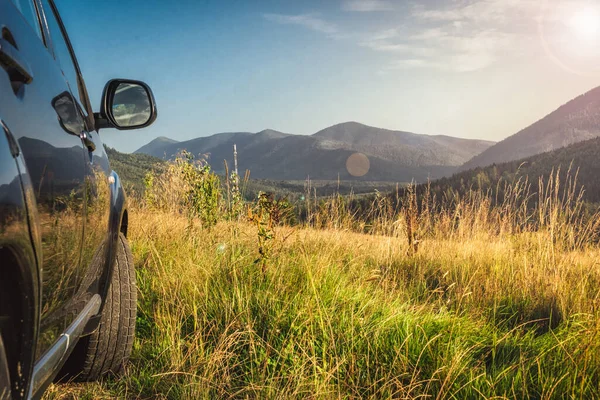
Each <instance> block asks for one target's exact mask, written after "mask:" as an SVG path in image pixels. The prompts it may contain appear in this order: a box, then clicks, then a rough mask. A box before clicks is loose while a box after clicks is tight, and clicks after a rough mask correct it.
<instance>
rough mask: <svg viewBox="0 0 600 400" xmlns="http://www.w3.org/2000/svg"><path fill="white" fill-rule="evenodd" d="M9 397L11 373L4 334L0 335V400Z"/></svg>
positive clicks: (5, 399)
mask: <svg viewBox="0 0 600 400" xmlns="http://www.w3.org/2000/svg"><path fill="white" fill-rule="evenodd" d="M7 399H10V373H9V371H8V360H7V359H6V351H4V342H3V341H2V336H0V400H7Z"/></svg>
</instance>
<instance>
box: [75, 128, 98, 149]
mask: <svg viewBox="0 0 600 400" xmlns="http://www.w3.org/2000/svg"><path fill="white" fill-rule="evenodd" d="M79 137H80V138H81V140H83V144H85V147H87V149H88V151H94V150H96V143H94V141H93V140H92V137H91V135H90V134H88V133H86V132H85V131H84V132H81V133H80V134H79Z"/></svg>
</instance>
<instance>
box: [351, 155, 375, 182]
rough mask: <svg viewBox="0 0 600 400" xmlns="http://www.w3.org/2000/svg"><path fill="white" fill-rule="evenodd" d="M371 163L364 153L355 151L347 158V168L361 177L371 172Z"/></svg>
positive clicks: (353, 174) (352, 173) (354, 174)
mask: <svg viewBox="0 0 600 400" xmlns="http://www.w3.org/2000/svg"><path fill="white" fill-rule="evenodd" d="M370 167H371V163H370V162H369V158H368V157H367V156H365V155H364V154H363V153H354V154H352V155H351V156H350V157H348V159H347V160H346V169H347V170H348V173H349V174H350V175H352V176H356V177H361V176H365V175H366V174H367V172H369V168H370Z"/></svg>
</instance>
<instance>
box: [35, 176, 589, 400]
mask: <svg viewBox="0 0 600 400" xmlns="http://www.w3.org/2000/svg"><path fill="white" fill-rule="evenodd" d="M525 186H526V185H524V184H523V183H522V182H518V183H517V184H515V185H514V186H512V187H509V188H508V189H507V191H506V193H508V197H506V198H505V199H504V200H502V201H500V202H497V201H496V202H494V201H493V199H491V198H490V196H489V194H485V193H478V192H470V193H469V194H467V195H465V196H464V197H462V198H460V199H452V200H451V201H448V202H446V203H444V204H442V205H440V204H437V205H435V204H433V199H429V200H431V202H430V201H429V200H427V201H425V200H423V198H420V199H416V198H415V199H413V200H410V199H409V203H406V204H412V205H411V206H407V207H402V208H400V209H398V210H396V209H394V208H393V207H391V206H390V204H389V203H386V199H384V198H381V197H379V198H376V199H375V200H374V201H373V205H374V207H373V208H372V209H371V211H370V213H371V214H370V215H371V217H374V218H371V219H369V220H362V221H361V220H359V219H358V217H357V215H355V214H353V213H352V212H351V211H350V209H349V208H348V207H347V203H346V202H345V200H344V199H342V198H340V197H339V196H336V197H333V198H332V199H330V202H329V203H327V204H321V205H319V204H317V203H311V204H309V205H308V206H309V207H307V208H308V209H309V210H311V211H310V212H309V215H308V216H307V220H306V222H305V223H304V224H301V225H297V226H278V225H277V224H276V223H274V221H273V218H272V215H273V213H275V212H276V211H277V210H273V209H272V208H271V209H269V208H264V207H263V208H260V209H259V208H257V209H255V211H253V213H252V215H253V216H254V217H253V219H252V223H249V222H244V221H241V222H238V221H231V218H229V215H228V217H227V218H225V217H224V218H220V219H219V222H218V223H217V224H216V225H215V226H211V227H206V224H203V223H202V222H201V221H199V220H197V219H195V218H191V217H190V215H189V214H188V213H186V212H181V210H175V209H158V208H157V207H149V206H148V205H147V204H132V208H131V210H130V212H131V214H130V218H129V221H130V225H129V239H130V243H131V245H132V249H133V253H134V257H135V262H136V266H137V271H138V276H137V278H138V286H139V311H138V319H137V333H136V342H135V344H134V351H133V354H132V358H131V361H130V363H129V365H128V368H127V371H126V373H125V374H124V375H123V376H121V377H112V378H108V379H107V380H105V381H104V382H102V383H94V384H89V385H82V384H77V385H57V386H53V387H51V388H50V390H49V392H48V394H47V395H46V398H47V399H60V398H90V399H91V398H159V399H163V398H164V399H179V398H184V399H199V398H260V399H263V398H272V399H279V398H314V399H331V398H344V399H353V398H404V399H415V398H424V397H426V398H436V399H445V398H454V399H463V398H473V399H481V398H515V399H521V398H537V399H551V398H565V397H566V398H598V397H600V386H599V382H600V336H599V333H600V309H599V307H600V264H599V262H598V259H599V256H600V248H599V247H598V245H597V231H598V229H597V227H598V223H599V219H598V216H597V214H596V215H594V214H592V215H584V214H583V204H582V203H581V198H580V197H579V196H578V195H576V194H575V193H576V192H575V190H574V187H575V186H574V185H571V186H569V184H567V190H566V191H561V190H559V189H558V187H560V185H559V182H558V181H552V183H551V184H543V183H540V185H539V187H540V188H543V190H540V191H539V192H537V193H535V194H534V193H531V192H530V189H527V188H526V187H525ZM186 190H187V189H186ZM186 193H187V192H186ZM540 193H541V194H540ZM427 196H428V194H426V195H425V196H424V198H425V199H427ZM532 196H538V197H537V200H538V201H537V202H535V204H534V206H533V207H530V200H531V198H532ZM155 200H156V199H155ZM415 202H417V203H416V206H415ZM263 206H264V204H263ZM268 207H274V205H273V204H271V203H269V206H268ZM265 210H266V211H265ZM327 218H329V219H327ZM367 226H368V227H369V229H366V227H367ZM317 228H318V229H317ZM364 230H368V231H369V232H370V234H364V233H360V232H359V231H364Z"/></svg>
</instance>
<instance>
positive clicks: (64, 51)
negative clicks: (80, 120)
mask: <svg viewBox="0 0 600 400" xmlns="http://www.w3.org/2000/svg"><path fill="white" fill-rule="evenodd" d="M42 4H43V7H44V14H45V16H46V21H47V23H48V29H49V30H50V37H51V39H52V47H53V48H54V57H55V58H56V59H57V61H58V62H59V64H60V66H61V69H62V72H63V75H64V76H65V78H66V80H67V83H68V84H69V87H70V88H71V93H73V96H74V97H75V99H77V101H78V102H79V106H80V107H79V108H80V109H81V110H82V112H84V111H83V110H84V109H85V107H83V106H82V105H83V104H84V103H83V101H82V99H81V94H80V91H79V86H78V80H77V68H76V67H75V62H74V60H73V57H72V56H71V52H70V51H69V46H68V45H67V39H66V38H65V36H64V35H63V32H62V30H61V29H60V24H59V22H58V19H57V18H56V15H55V14H54V10H53V8H52V7H51V6H50V4H49V3H48V1H47V0H43V1H42Z"/></svg>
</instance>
